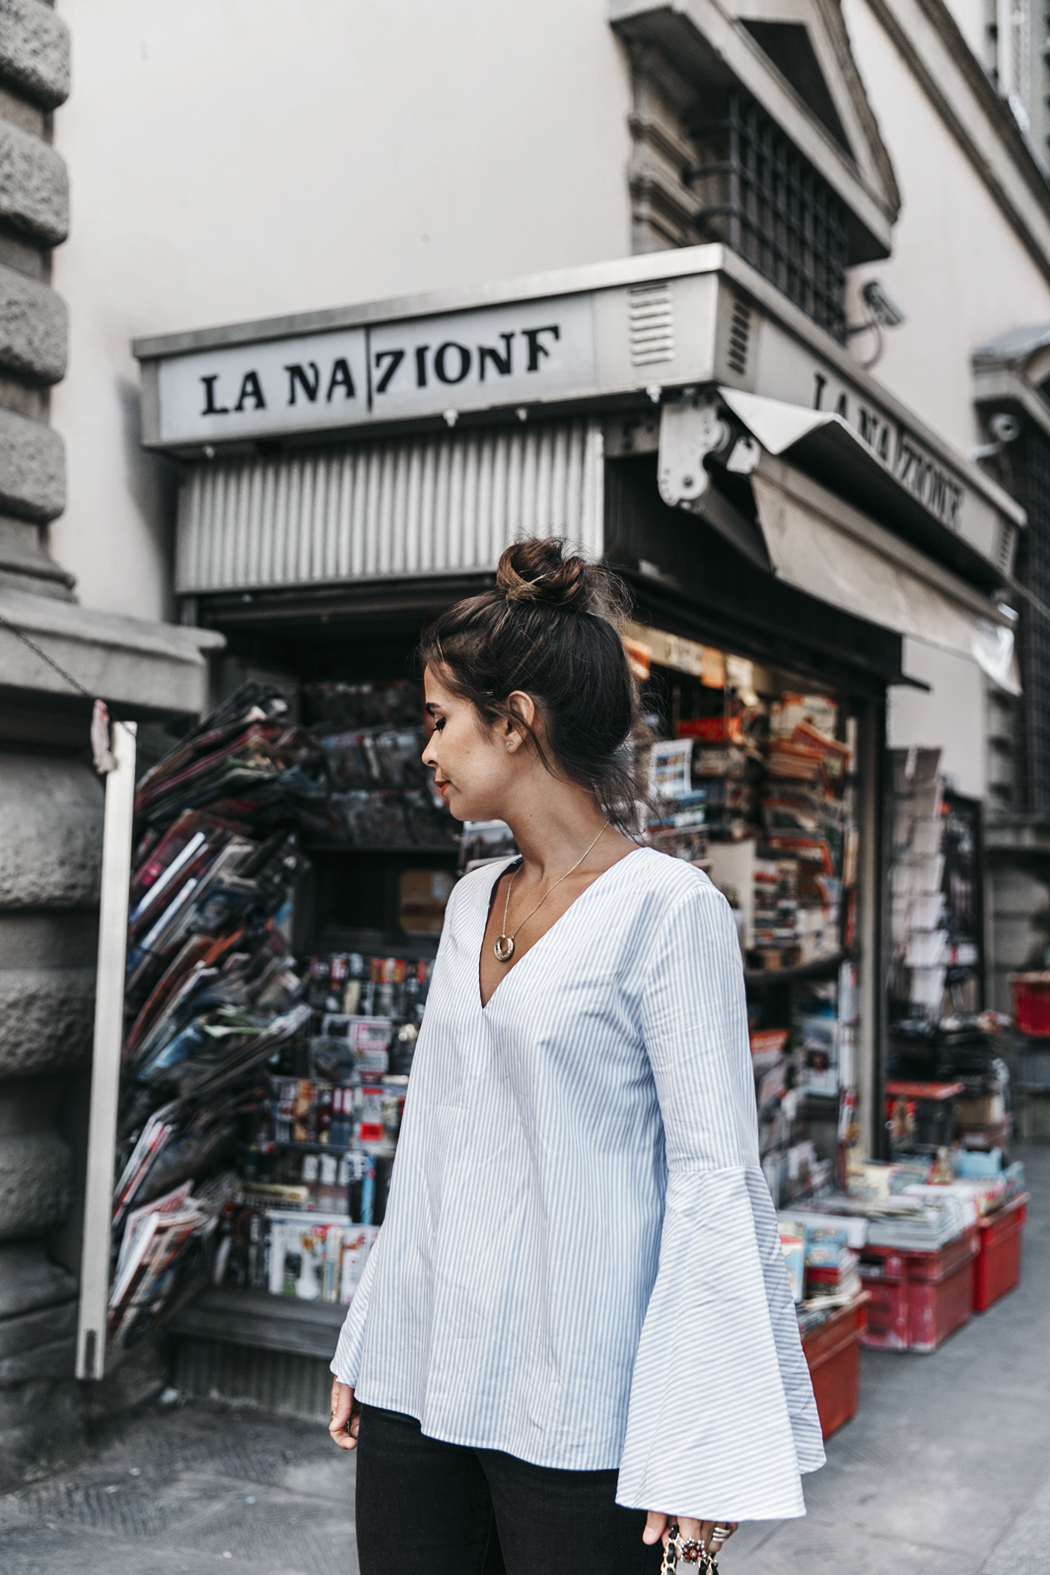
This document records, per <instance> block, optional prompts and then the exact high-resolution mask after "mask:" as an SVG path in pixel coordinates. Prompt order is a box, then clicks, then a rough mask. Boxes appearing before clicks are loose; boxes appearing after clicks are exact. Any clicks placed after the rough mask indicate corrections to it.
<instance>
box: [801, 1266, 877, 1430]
mask: <svg viewBox="0 0 1050 1575" xmlns="http://www.w3.org/2000/svg"><path fill="white" fill-rule="evenodd" d="M867 1300H868V1298H867V1296H859V1297H858V1298H857V1299H856V1301H853V1302H850V1304H849V1306H848V1307H840V1308H839V1309H838V1310H837V1311H836V1312H833V1313H832V1315H831V1317H830V1318H829V1319H828V1321H827V1323H822V1324H821V1325H820V1328H819V1329H811V1330H810V1332H809V1333H808V1334H805V1335H803V1336H802V1349H803V1350H804V1351H805V1353H806V1361H807V1362H808V1363H809V1375H810V1378H811V1379H812V1380H813V1398H814V1399H815V1400H816V1402H817V1415H818V1416H819V1417H820V1430H821V1433H822V1434H823V1436H824V1437H825V1438H830V1437H831V1435H832V1433H835V1432H837V1431H838V1429H839V1428H840V1427H842V1425H843V1423H845V1422H848V1421H849V1419H850V1417H851V1416H856V1414H857V1396H858V1390H859V1386H860V1340H861V1335H862V1334H863V1333H864V1326H865V1323H866V1320H867Z"/></svg>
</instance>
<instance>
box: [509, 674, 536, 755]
mask: <svg viewBox="0 0 1050 1575" xmlns="http://www.w3.org/2000/svg"><path fill="white" fill-rule="evenodd" d="M507 707H508V709H509V710H510V711H511V713H512V715H513V717H514V718H515V719H516V720H514V721H512V720H511V717H509V716H508V717H505V718H504V722H503V741H504V743H505V745H506V747H507V749H508V750H509V752H510V753H511V754H512V755H513V754H514V753H515V752H516V751H517V750H519V749H520V748H521V747H522V745H523V744H526V743H528V742H529V741H530V739H531V738H532V734H533V731H534V730H535V727H536V702H535V701H534V700H533V698H532V696H531V695H528V694H526V693H525V691H524V690H523V689H515V690H514V692H513V694H509V695H508V696H507Z"/></svg>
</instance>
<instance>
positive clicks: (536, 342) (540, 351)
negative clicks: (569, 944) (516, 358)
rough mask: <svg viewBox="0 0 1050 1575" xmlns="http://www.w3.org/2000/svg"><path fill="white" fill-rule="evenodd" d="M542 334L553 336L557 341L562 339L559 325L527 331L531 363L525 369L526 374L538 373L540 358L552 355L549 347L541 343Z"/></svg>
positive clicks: (527, 329)
mask: <svg viewBox="0 0 1050 1575" xmlns="http://www.w3.org/2000/svg"><path fill="white" fill-rule="evenodd" d="M541 334H553V335H554V337H555V339H560V338H561V329H560V328H559V327H558V325H557V323H551V325H550V326H549V327H548V328H526V329H525V339H526V341H527V343H528V346H529V362H528V365H527V366H526V368H525V370H526V372H538V371H539V369H540V357H541V356H546V355H550V351H549V350H548V349H547V346H546V345H545V344H542V343H541V341H540V335H541Z"/></svg>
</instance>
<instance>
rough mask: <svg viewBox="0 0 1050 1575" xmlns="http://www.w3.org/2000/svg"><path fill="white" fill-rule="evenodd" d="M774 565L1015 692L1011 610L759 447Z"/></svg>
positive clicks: (803, 586)
mask: <svg viewBox="0 0 1050 1575" xmlns="http://www.w3.org/2000/svg"><path fill="white" fill-rule="evenodd" d="M751 485H752V489H753V492H754V496H755V504H756V507H757V511H758V520H759V524H760V526H761V528H762V534H763V536H764V537H765V542H766V548H767V550H768V552H769V557H770V561H771V563H772V565H773V569H774V572H775V573H776V574H777V575H778V576H779V577H780V578H781V579H784V580H786V581H788V583H789V584H791V585H794V586H797V587H798V589H800V590H804V591H807V592H808V593H809V594H810V595H811V596H816V597H818V598H819V599H820V600H821V601H826V602H829V603H830V604H831V605H832V606H835V607H840V608H842V609H844V610H845V611H847V612H851V613H853V614H855V615H856V616H857V617H858V618H865V619H867V620H868V621H869V622H872V623H878V624H882V625H883V627H885V628H888V629H893V630H895V631H896V632H897V633H898V634H907V635H913V636H915V637H916V638H918V639H920V640H925V641H927V642H928V643H930V644H932V645H939V646H943V647H944V648H945V649H947V650H950V651H955V652H957V653H959V654H961V655H964V656H967V657H969V658H971V659H972V660H974V661H976V662H977V663H978V665H979V666H980V667H981V668H982V670H983V671H984V672H985V673H987V675H988V677H989V678H991V679H992V680H993V681H994V682H995V683H996V684H998V685H999V687H1000V688H1002V689H1004V690H1006V691H1007V692H1008V693H1009V694H1019V693H1020V684H1019V682H1018V677H1017V664H1016V661H1015V658H1014V650H1013V645H1014V640H1013V619H1012V618H1011V617H1010V615H1009V613H1007V612H1004V611H1002V610H1001V609H1000V608H999V607H998V606H997V605H995V604H994V603H993V602H991V601H989V600H988V598H987V597H985V596H982V595H981V594H980V592H979V591H976V590H974V589H973V588H972V587H971V586H969V585H967V584H966V583H965V581H963V580H961V579H960V578H959V577H958V576H957V575H954V574H952V573H951V572H950V571H949V570H947V569H944V568H942V567H941V566H940V565H939V564H936V563H934V562H933V561H932V560H931V559H930V558H928V557H926V556H925V555H924V554H923V553H920V552H918V551H916V550H915V549H914V548H913V547H911V546H909V545H908V543H907V542H904V541H902V540H901V539H900V538H899V537H897V536H894V535H893V534H892V533H891V532H890V531H888V530H886V529H884V528H883V527H882V526H881V525H879V524H877V523H876V522H875V521H874V520H871V519H868V518H866V517H865V516H864V515H863V514H861V513H860V512H859V511H858V510H856V509H854V508H852V507H851V506H850V505H849V504H847V503H844V502H843V500H842V499H841V498H839V497H836V496H834V495H833V494H832V493H830V492H827V491H826V490H825V489H824V488H823V487H821V486H820V485H819V484H818V483H817V482H814V481H813V480H812V479H811V478H810V477H808V476H805V475H803V474H802V473H801V472H800V471H797V470H795V469H793V468H792V467H791V466H789V465H786V464H784V462H783V461H781V460H777V459H775V458H773V457H772V456H770V455H769V454H763V455H762V456H761V458H760V460H759V463H758V466H757V469H756V470H755V471H754V473H753V475H752V477H751Z"/></svg>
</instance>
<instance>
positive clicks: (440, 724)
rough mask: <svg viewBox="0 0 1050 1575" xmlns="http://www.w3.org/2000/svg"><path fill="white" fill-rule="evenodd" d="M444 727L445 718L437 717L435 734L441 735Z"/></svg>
mask: <svg viewBox="0 0 1050 1575" xmlns="http://www.w3.org/2000/svg"><path fill="white" fill-rule="evenodd" d="M444 725H445V718H444V717H443V716H436V717H435V718H434V731H435V733H440V732H441V729H442V728H443V727H444Z"/></svg>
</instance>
